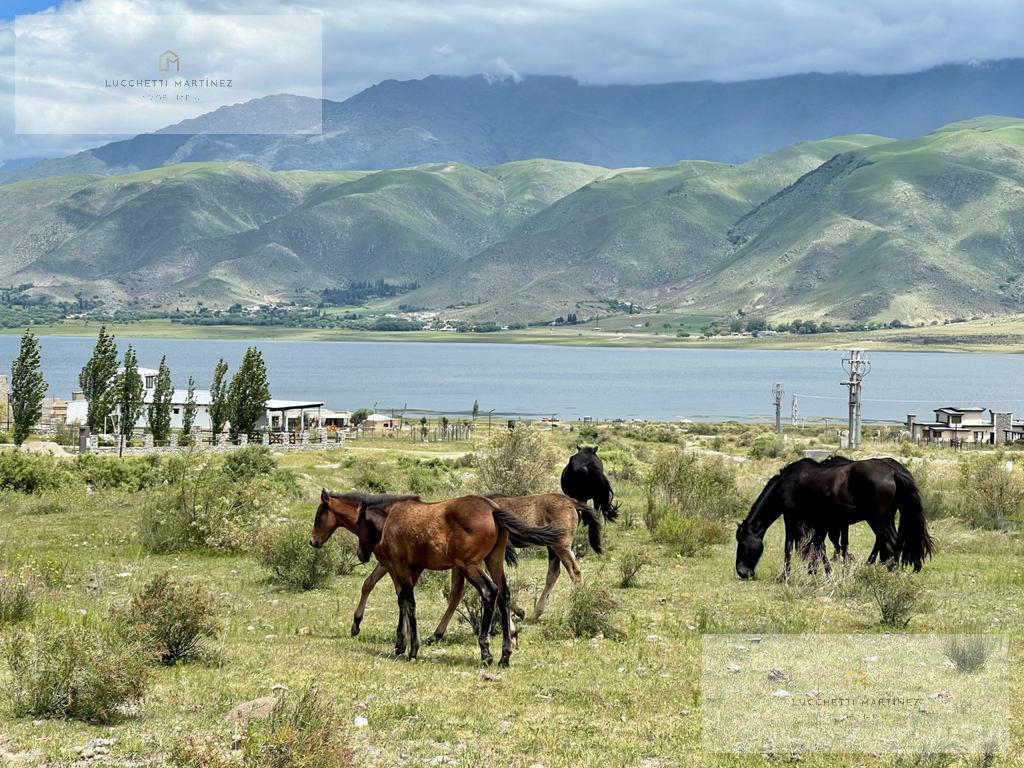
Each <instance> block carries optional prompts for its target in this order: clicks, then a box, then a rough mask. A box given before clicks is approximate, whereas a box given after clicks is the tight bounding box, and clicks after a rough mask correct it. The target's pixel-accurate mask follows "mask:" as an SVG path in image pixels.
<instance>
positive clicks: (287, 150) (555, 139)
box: [0, 59, 1024, 182]
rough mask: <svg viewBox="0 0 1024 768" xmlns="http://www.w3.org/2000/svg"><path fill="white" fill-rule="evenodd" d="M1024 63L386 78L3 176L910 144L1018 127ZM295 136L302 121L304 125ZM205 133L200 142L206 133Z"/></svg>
mask: <svg viewBox="0 0 1024 768" xmlns="http://www.w3.org/2000/svg"><path fill="white" fill-rule="evenodd" d="M1022 89H1024V60H1021V59H1010V60H1003V61H993V62H983V63H978V64H963V65H946V66H941V67H935V68H933V69H928V70H925V71H923V72H916V73H910V74H900V75H854V74H843V73H838V74H801V75H791V76H787V77H777V78H770V79H765V80H752V81H745V82H734V83H716V82H679V83H665V84H658V85H591V84H582V83H578V82H576V81H575V80H573V79H571V78H567V77H551V76H539V75H538V76H528V77H524V78H522V79H521V80H511V79H506V80H495V79H494V78H487V77H483V76H476V77H446V76H436V75H435V76H431V77H426V78H423V79H421V80H409V81H404V82H398V81H395V80H388V81H385V82H382V83H379V84H377V85H374V86H373V87H371V88H368V89H366V90H364V91H362V92H361V93H358V94H356V95H354V96H352V97H351V98H349V99H346V100H345V101H343V102H336V101H324V102H323V104H322V115H323V125H322V127H323V133H322V134H316V135H301V134H298V135H291V136H272V135H239V134H230V133H229V134H220V133H218V134H213V133H208V132H209V131H213V130H216V131H223V130H232V129H233V126H235V125H259V124H260V121H261V120H262V119H263V116H264V115H266V114H273V115H274V116H275V120H276V119H278V118H279V117H280V115H282V114H296V115H305V114H308V111H307V110H305V109H296V104H297V102H303V101H304V99H303V98H302V97H297V96H290V95H286V94H283V95H276V96H268V97H265V98H262V99H256V100H253V101H250V102H247V103H244V104H239V105H235V106H232V107H225V108H222V109H219V110H216V111H214V112H212V113H210V114H208V115H203V116H201V117H198V118H196V119H194V120H190V121H187V123H184V124H180V125H177V126H171V127H168V128H167V129H165V130H163V131H158V132H157V133H154V134H145V135H142V136H137V137H135V138H132V139H127V140H124V141H117V142H113V143H110V144H107V145H104V146H101V147H97V148H95V149H92V150H89V151H86V152H81V153H78V154H76V155H72V156H70V157H66V158H59V159H54V160H47V161H44V162H41V163H37V164H35V165H33V166H31V167H28V168H17V169H14V170H13V171H11V172H10V173H7V174H3V173H0V181H3V180H6V181H8V182H11V181H18V180H23V179H27V178H39V177H43V176H57V175H67V174H72V173H98V174H117V173H131V172H135V171H138V170H142V169H147V168H155V167H158V166H161V165H170V164H175V163H182V162H227V161H239V162H248V163H254V164H256V165H261V166H263V167H265V168H269V169H273V170H289V169H307V170H332V169H333V170H347V169H386V168H404V167H408V166H414V165H419V164H423V163H439V162H448V161H455V162H459V163H463V164H466V165H472V166H477V167H482V166H490V165H497V164H501V163H507V162H511V161H515V160H523V159H529V158H535V157H546V158H552V159H556V160H566V161H575V162H582V163H589V164H593V165H600V166H605V167H609V168H623V167H632V166H661V165H669V164H672V163H675V162H678V161H680V160H684V159H699V160H710V161H716V162H730V163H735V162H745V161H748V160H751V159H753V158H755V157H758V156H760V155H764V154H767V153H770V152H774V151H776V150H779V149H781V148H783V147H786V146H789V145H791V144H795V143H796V142H799V141H806V140H816V139H824V138H827V137H830V136H838V135H843V134H850V133H874V134H879V135H883V136H893V137H897V138H905V137H911V136H917V135H920V134H922V133H925V132H927V131H930V130H933V129H935V128H936V127H938V126H940V125H943V124H945V123H949V122H952V121H956V120H964V119H967V118H970V117H974V116H976V115H982V114H1003V115H1015V116H1018V117H1024V103H1022V102H1021V100H1020V98H1019V94H1020V93H1021V91H1022ZM294 127H295V128H296V130H300V131H301V130H304V129H306V128H307V127H308V126H305V125H302V124H297V125H295V126H294ZM204 132H207V133H204Z"/></svg>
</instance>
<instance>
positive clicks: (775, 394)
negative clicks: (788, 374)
mask: <svg viewBox="0 0 1024 768" xmlns="http://www.w3.org/2000/svg"><path fill="white" fill-rule="evenodd" d="M782 395H783V391H782V384H781V383H779V382H775V384H774V385H772V400H773V401H774V402H775V431H776V432H778V433H779V434H782Z"/></svg>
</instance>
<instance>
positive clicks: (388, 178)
mask: <svg viewBox="0 0 1024 768" xmlns="http://www.w3.org/2000/svg"><path fill="white" fill-rule="evenodd" d="M0 209H2V210H3V211H4V213H5V215H4V217H3V218H2V220H0V272H2V273H3V274H5V275H9V276H10V277H9V279H8V280H7V282H10V283H14V284H22V283H30V284H32V285H33V286H34V287H33V288H32V292H33V293H35V294H37V295H47V296H55V297H65V298H67V297H70V296H72V295H74V294H76V293H82V294H84V295H85V296H87V297H92V296H97V297H99V298H101V299H103V300H104V301H105V302H106V303H108V304H111V305H116V304H124V303H136V304H140V305H142V306H162V307H173V306H191V305H194V304H195V303H196V302H199V301H203V302H205V303H206V304H208V305H210V304H213V305H222V306H223V305H226V304H228V303H231V302H234V301H237V300H243V301H264V300H267V299H275V298H281V297H294V296H299V297H303V296H304V297H306V298H308V299H313V298H315V297H316V296H317V295H318V293H319V292H320V291H321V290H322V289H324V288H328V287H332V288H333V287H343V286H345V285H348V284H349V283H350V282H353V281H375V280H380V279H383V280H386V281H388V282H393V283H408V282H415V283H418V284H419V285H420V286H421V287H420V288H419V289H417V290H416V291H414V292H412V293H409V294H404V295H402V296H400V297H398V298H395V299H393V300H392V304H391V306H397V305H398V304H412V305H416V306H423V307H428V308H436V309H444V308H447V307H460V308H459V309H456V310H447V311H448V312H449V313H451V314H455V315H459V316H463V317H471V318H476V319H478V320H487V321H491V320H493V321H500V322H509V321H531V320H543V319H550V318H553V317H555V316H558V315H562V314H565V313H567V312H574V313H576V314H578V315H580V316H594V315H601V314H608V313H612V312H617V311H621V307H622V304H623V303H627V302H628V303H633V304H638V305H642V306H647V307H657V308H659V309H661V310H663V311H666V312H684V313H693V314H702V315H710V316H716V317H731V316H736V315H740V314H754V315H757V316H765V317H772V318H795V317H802V318H806V319H810V318H814V319H819V320H825V319H827V320H834V321H846V320H851V319H853V320H891V319H894V318H896V319H900V320H904V321H908V320H916V321H921V320H923V321H929V320H932V319H941V318H946V317H950V318H951V317H955V316H960V315H973V314H997V313H1006V312H1020V311H1022V309H1024V225H1022V224H1021V222H1022V221H1024V215H1022V214H1024V121H1021V120H1015V119H1010V118H1000V117H985V118H978V119H975V120H970V121H967V122H961V123H955V124H951V125H948V126H946V127H944V128H942V129H940V130H938V131H935V132H933V133H931V134H928V135H926V136H922V137H919V138H914V139H908V140H901V141H893V140H889V139H885V138H882V137H878V136H869V135H857V136H846V137H840V138H836V139H830V140H825V141H813V142H803V143H800V144H796V145H794V146H792V147H789V148H787V149H785V150H782V151H780V152H776V153H773V154H770V155H766V156H764V157H761V158H758V159H756V160H752V161H750V162H747V163H743V164H739V165H730V164H723V163H711V162H702V161H686V162H681V163H678V164H675V165H671V166H667V167H663V168H633V169H620V170H608V169H605V168H599V167H596V166H589V165H582V164H578V163H566V162H559V161H552V160H528V161H517V162H513V163H507V164H504V165H497V166H491V167H486V168H472V167H469V166H465V165H460V164H457V163H442V164H432V165H421V166H416V167H414V168H407V169H400V170H389V171H378V172H359V171H278V172H273V171H268V170H265V169H263V168H260V167H258V166H255V165H251V164H247V163H187V164H182V165H176V166H165V167H161V168H159V169H154V170H149V171H143V172H139V173H135V174H130V175H125V176H117V177H99V176H90V175H74V176H62V177H55V178H50V179H43V180H37V181H24V182H19V183H15V184H10V185H7V186H3V187H0Z"/></svg>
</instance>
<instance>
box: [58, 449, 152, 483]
mask: <svg viewBox="0 0 1024 768" xmlns="http://www.w3.org/2000/svg"><path fill="white" fill-rule="evenodd" d="M73 467H74V471H75V474H76V475H77V476H78V477H79V478H81V479H82V480H83V481H85V482H86V483H87V484H88V485H90V486H92V487H93V488H95V489H97V490H117V491H132V492H136V491H142V490H145V489H147V488H152V487H154V486H157V485H160V484H161V483H162V482H163V480H164V478H163V474H162V468H163V466H162V464H161V462H160V456H159V454H155V453H151V454H149V455H148V456H125V457H123V458H121V459H118V458H116V457H114V456H100V455H98V454H95V453H83V454H79V455H78V456H76V457H75V460H74V463H73Z"/></svg>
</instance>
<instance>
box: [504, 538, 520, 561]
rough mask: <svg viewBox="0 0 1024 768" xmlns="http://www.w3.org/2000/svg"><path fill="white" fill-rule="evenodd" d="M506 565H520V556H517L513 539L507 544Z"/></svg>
mask: <svg viewBox="0 0 1024 768" xmlns="http://www.w3.org/2000/svg"><path fill="white" fill-rule="evenodd" d="M505 565H519V555H517V554H516V547H515V545H514V544H513V543H512V539H509V540H508V543H507V544H505Z"/></svg>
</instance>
